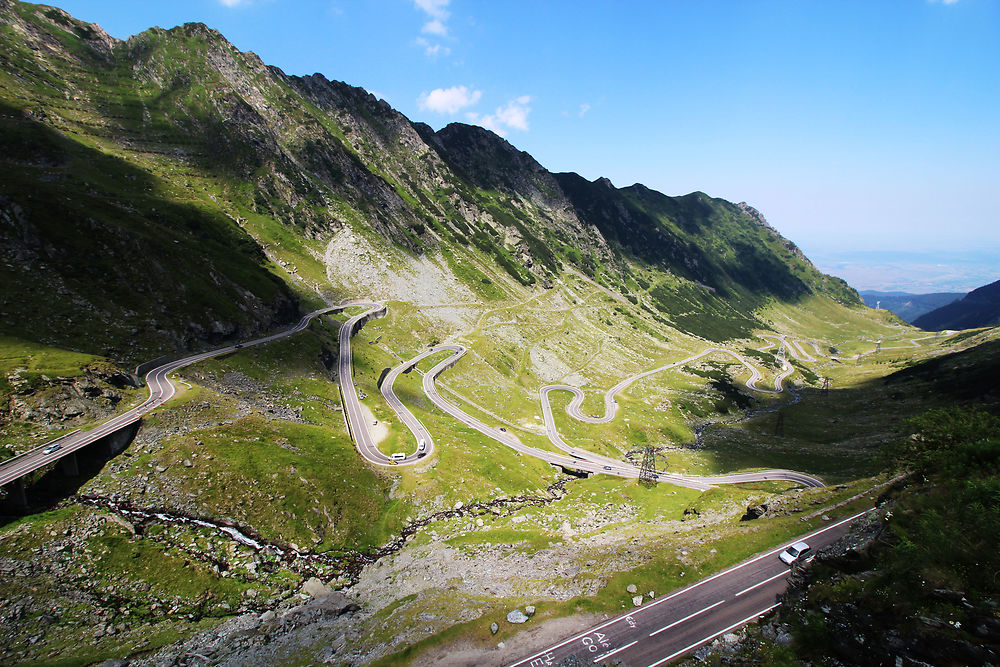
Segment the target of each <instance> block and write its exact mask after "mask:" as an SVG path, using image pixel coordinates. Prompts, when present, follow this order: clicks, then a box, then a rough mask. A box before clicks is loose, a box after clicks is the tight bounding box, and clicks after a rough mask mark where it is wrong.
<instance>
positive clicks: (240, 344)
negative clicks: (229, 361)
mask: <svg viewBox="0 0 1000 667" xmlns="http://www.w3.org/2000/svg"><path fill="white" fill-rule="evenodd" d="M234 347H235V348H236V349H237V350H241V349H243V343H236V345H234Z"/></svg>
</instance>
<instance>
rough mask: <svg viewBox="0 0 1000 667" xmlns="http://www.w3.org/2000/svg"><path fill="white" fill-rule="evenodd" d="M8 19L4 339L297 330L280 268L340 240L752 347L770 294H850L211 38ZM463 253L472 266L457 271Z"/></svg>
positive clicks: (100, 345) (174, 339)
mask: <svg viewBox="0 0 1000 667" xmlns="http://www.w3.org/2000/svg"><path fill="white" fill-rule="evenodd" d="M0 19H2V22H3V24H4V32H3V34H2V40H3V41H2V53H3V73H2V75H0V85H2V87H0V106H2V108H0V124H2V130H3V131H2V133H0V141H2V146H0V150H2V156H3V157H2V158H0V159H2V160H3V162H4V164H5V172H6V174H7V177H5V178H4V180H3V183H2V186H0V220H2V224H3V230H4V232H3V239H4V241H3V243H4V247H3V251H4V256H5V257H6V258H7V260H6V262H5V263H4V264H3V265H0V271H3V284H4V286H5V292H6V294H5V299H4V303H3V311H4V315H3V320H2V321H3V327H4V329H5V331H6V332H7V333H10V334H13V335H28V332H29V331H30V337H32V338H35V339H39V340H43V341H46V342H50V343H54V344H63V345H75V346H81V345H83V344H84V343H85V346H86V347H87V348H88V351H100V352H103V353H107V354H110V355H111V356H114V357H118V358H128V359H134V360H139V359H141V358H143V357H144V356H149V355H151V354H153V355H154V356H155V354H154V352H156V351H163V350H176V349H184V348H189V347H191V346H192V345H195V344H196V341H202V340H210V339H211V340H214V339H218V338H219V337H225V336H234V335H237V334H244V333H250V332H254V331H257V330H259V329H262V328H267V327H269V326H273V325H274V324H276V323H280V322H287V321H290V319H291V318H292V317H293V316H294V312H295V310H296V307H295V301H296V298H297V297H296V296H295V294H294V293H293V292H294V289H292V288H291V287H289V285H288V283H287V281H285V280H284V279H282V278H281V274H282V273H283V271H281V270H279V269H278V268H277V267H276V266H275V264H277V263H279V262H282V261H284V262H285V263H286V264H289V263H293V264H294V265H295V266H296V267H297V268H298V274H299V277H300V278H301V277H303V276H305V275H306V274H307V273H308V272H309V271H310V269H311V270H312V271H313V273H314V274H316V273H318V274H320V275H319V276H315V277H316V278H320V277H322V273H325V269H324V267H322V266H321V265H320V264H321V262H319V261H317V256H319V257H320V258H321V257H322V253H324V248H323V247H322V246H323V245H324V244H327V243H328V242H329V241H330V239H331V238H332V237H334V236H335V235H337V233H338V232H340V231H341V230H345V229H347V230H350V231H351V232H352V233H354V234H358V235H360V236H363V237H365V238H366V239H367V240H369V241H370V242H373V243H375V244H376V245H380V244H381V245H384V244H390V245H391V246H393V247H396V248H401V249H404V251H405V252H406V253H408V254H410V255H411V256H428V257H431V258H433V260H434V261H435V262H436V263H438V264H439V265H442V266H444V265H445V264H447V266H446V267H445V270H446V272H447V273H452V274H454V275H455V276H456V277H457V279H458V280H459V281H460V282H462V283H463V284H464V285H465V287H466V288H468V289H469V290H471V291H472V292H473V293H475V294H477V295H478V296H480V297H483V298H488V297H490V296H491V295H492V296H497V295H499V294H504V293H510V290H508V289H505V288H504V287H503V285H502V283H503V282H504V279H501V281H500V283H498V284H496V285H494V284H493V282H494V281H492V279H490V278H488V277H486V276H485V275H484V274H483V271H482V267H484V266H485V267H498V268H499V269H500V271H501V273H502V274H506V276H507V277H509V278H510V279H511V280H513V281H514V282H515V283H516V284H518V285H522V286H530V285H534V284H538V285H546V286H549V285H551V284H552V281H553V280H555V279H557V277H558V276H559V275H560V274H561V273H562V272H564V271H565V270H567V269H570V270H575V271H580V272H582V273H584V274H586V275H588V276H590V277H591V278H593V279H594V280H596V281H598V282H599V283H601V284H602V285H605V286H606V287H608V288H609V289H612V290H614V291H616V292H618V293H620V294H622V295H624V296H626V297H627V298H629V299H630V300H632V301H633V302H635V303H639V302H641V303H642V305H643V307H644V308H646V309H647V310H649V311H650V312H651V313H652V314H653V315H655V316H656V317H658V318H661V319H663V320H664V321H666V322H670V323H671V324H672V325H674V326H677V327H680V328H683V329H686V330H689V331H691V332H693V333H696V334H698V335H701V336H704V337H706V338H711V339H713V340H721V339H724V338H728V337H734V336H746V335H748V334H749V333H750V331H751V330H752V329H753V328H754V327H756V326H759V325H760V322H759V321H758V320H757V319H756V318H755V317H754V316H753V312H754V310H755V308H757V307H759V306H761V305H763V304H764V303H766V302H767V301H768V300H769V299H778V300H781V301H787V302H794V301H796V300H799V299H801V298H803V297H804V296H806V295H809V294H822V295H827V296H830V297H832V298H834V299H836V300H838V301H840V302H842V303H844V304H847V305H850V306H857V305H859V304H860V300H859V299H858V297H857V295H856V293H855V292H854V291H853V290H851V289H850V288H849V287H848V286H847V285H846V283H844V282H843V281H841V280H839V279H836V278H831V277H829V276H825V275H823V274H821V273H819V272H818V271H817V270H816V269H815V268H814V267H813V265H812V264H811V263H810V262H809V261H808V260H807V259H806V258H805V257H804V256H803V255H802V253H801V252H799V250H798V249H797V248H796V246H795V245H794V244H793V243H791V242H790V241H788V240H787V239H785V238H783V237H782V236H781V235H780V234H778V233H777V232H776V231H775V230H774V229H773V228H771V227H770V226H769V225H768V224H767V222H766V220H765V219H764V217H763V216H762V215H761V214H760V213H758V212H757V211H756V210H755V209H753V208H752V207H750V206H748V205H745V204H740V205H737V204H732V203H730V202H726V201H724V200H721V199H717V198H713V197H710V196H708V195H705V194H703V193H700V192H695V193H692V194H689V195H685V196H683V197H668V196H665V195H662V194H660V193H658V192H655V191H653V190H650V189H648V188H645V187H643V186H641V185H633V186H630V187H626V188H616V187H614V186H613V185H612V184H611V183H610V182H609V181H607V180H606V179H598V180H596V181H593V182H591V181H587V180H586V179H584V178H581V177H580V176H578V175H576V174H572V173H568V174H552V173H550V172H548V171H547V170H546V169H545V168H544V167H542V166H541V165H539V164H538V163H537V162H536V161H535V160H534V159H533V158H532V157H531V156H530V155H528V154H527V153H524V152H522V151H519V150H517V149H516V148H515V147H514V146H512V145H511V144H509V143H508V142H507V141H505V140H504V139H502V138H501V137H499V136H497V135H496V134H494V133H492V132H490V131H488V130H485V129H483V128H480V127H476V126H469V125H462V124H452V125H449V126H447V127H445V128H443V129H442V130H440V131H437V132H435V131H433V130H432V129H431V128H430V127H428V126H427V125H423V124H420V123H413V122H411V121H409V120H408V119H406V118H405V117H404V116H402V115H401V114H400V113H398V112H396V111H395V110H393V109H392V108H391V107H389V105H388V104H386V103H385V102H384V101H381V100H378V99H376V98H375V97H374V96H372V95H371V94H369V93H368V92H366V91H365V90H363V89H361V88H357V87H353V86H349V85H347V84H344V83H340V82H337V81H330V80H327V79H326V78H325V77H324V76H322V75H320V74H315V75H312V76H306V77H297V76H289V75H286V74H284V73H283V72H281V71H280V70H279V69H277V68H274V67H269V66H266V65H264V63H262V62H261V61H260V59H259V58H258V57H257V56H256V55H254V54H253V53H249V52H248V53H243V52H240V51H238V50H237V49H236V48H235V47H233V45H232V44H230V43H229V42H228V41H227V40H226V39H225V38H224V37H222V36H221V35H220V34H219V33H218V32H216V31H214V30H212V29H210V28H208V27H206V26H204V25H202V24H186V25H184V26H180V27H177V28H173V29H170V30H163V29H160V28H153V29H150V30H147V31H145V32H143V33H140V34H138V35H135V36H133V37H130V38H129V39H127V40H125V41H120V40H117V39H115V38H112V37H110V36H109V35H108V34H107V33H105V32H104V31H103V30H102V29H101V28H100V27H99V26H96V25H92V24H86V23H82V22H80V21H77V20H76V19H74V18H72V17H71V16H69V15H68V14H66V13H65V12H63V11H62V10H59V9H56V8H46V7H43V6H38V5H29V4H24V3H15V2H10V1H9V0H4V2H3V3H2V4H0ZM278 221H280V222H278ZM454 247H461V248H462V249H463V251H468V252H470V253H472V255H473V256H474V257H475V261H474V262H472V263H471V264H468V263H467V264H464V265H462V268H461V269H460V270H456V269H455V266H456V265H455V262H454V261H451V262H450V263H448V262H449V260H448V259H447V257H448V255H449V248H454ZM167 258H169V259H167ZM269 258H270V260H271V261H270V262H269V261H268V259H269ZM275 260H276V261H275ZM304 264H312V265H313V266H312V267H307V266H304ZM477 267H478V268H477ZM493 272H494V269H492V268H489V269H487V271H486V273H489V274H492V273H493ZM293 282H294V281H293ZM318 282H321V281H319V280H315V279H314V280H312V281H311V283H310V284H316V283H318ZM309 289H310V290H311V289H312V288H309ZM320 289H327V287H325V286H324V287H321V288H320ZM345 289H346V285H345ZM498 290H499V291H498ZM43 294H56V295H59V299H58V303H56V302H55V300H50V299H40V298H39V297H40V296H41V295H43ZM70 304H72V305H70ZM695 309H697V310H698V315H697V316H696V317H692V316H690V314H689V313H691V312H692V311H693V310H695ZM69 325H72V326H69ZM81 327H83V328H84V329H86V330H88V331H92V333H93V334H94V335H92V336H89V335H88V336H84V337H81V336H79V335H78V333H79V331H80V330H81ZM91 327H92V329H91ZM137 334H138V335H137ZM99 341H100V342H99Z"/></svg>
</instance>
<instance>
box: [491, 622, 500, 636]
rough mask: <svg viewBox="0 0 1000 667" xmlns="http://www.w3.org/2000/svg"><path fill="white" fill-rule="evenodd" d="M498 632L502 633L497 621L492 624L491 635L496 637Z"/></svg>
mask: <svg viewBox="0 0 1000 667" xmlns="http://www.w3.org/2000/svg"><path fill="white" fill-rule="evenodd" d="M498 632H500V626H499V625H497V622H496V621H493V622H492V623H490V634H494V635H495V634H496V633H498Z"/></svg>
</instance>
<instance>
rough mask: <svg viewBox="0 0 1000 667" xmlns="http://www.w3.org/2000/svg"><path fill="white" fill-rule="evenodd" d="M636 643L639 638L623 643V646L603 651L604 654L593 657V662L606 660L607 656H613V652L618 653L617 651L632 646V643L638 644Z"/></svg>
mask: <svg viewBox="0 0 1000 667" xmlns="http://www.w3.org/2000/svg"><path fill="white" fill-rule="evenodd" d="M638 643H639V640H638V639H636V640H635V641H634V642H632V643H631V644H625V646H622V647H621V648H616V649H615V650H614V651H608V652H607V653H605V654H604V655H599V656H597V657H596V658H594V662H595V663H598V662H600V661H601V660H607V659H608V658H610V657H611V656H613V655H614V654H615V653H618V652H619V651H624V650H625V649H627V648H628V647H630V646H634V645H636V644H638Z"/></svg>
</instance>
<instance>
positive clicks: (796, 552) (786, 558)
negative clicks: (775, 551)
mask: <svg viewBox="0 0 1000 667" xmlns="http://www.w3.org/2000/svg"><path fill="white" fill-rule="evenodd" d="M811 551H812V547H810V546H809V545H808V544H806V543H805V542H796V543H795V544H793V545H792V546H790V547H788V548H787V549H785V550H784V551H782V552H781V553H780V554H779V555H778V558H780V559H781V562H782V563H784V564H785V565H791V564H792V563H794V562H795V561H798V560H802V559H803V557H805V555H806V554H808V553H809V552H811Z"/></svg>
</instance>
